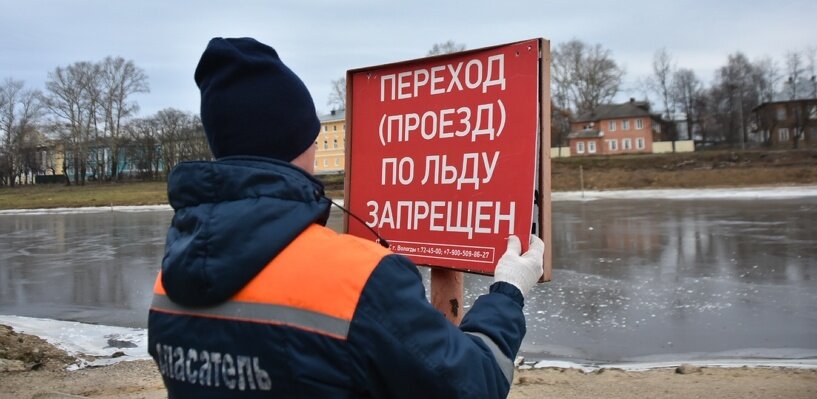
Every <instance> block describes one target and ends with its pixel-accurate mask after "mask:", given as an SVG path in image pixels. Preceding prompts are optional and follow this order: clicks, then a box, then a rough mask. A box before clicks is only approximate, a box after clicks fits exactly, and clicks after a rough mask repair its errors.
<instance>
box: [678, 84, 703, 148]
mask: <svg viewBox="0 0 817 399" xmlns="http://www.w3.org/2000/svg"><path fill="white" fill-rule="evenodd" d="M671 89H672V91H671V100H672V102H673V103H674V104H675V105H677V106H678V107H679V108H680V109H681V111H682V112H683V113H684V115H685V119H686V130H687V131H686V136H687V140H692V139H693V133H694V130H695V124H696V117H697V112H696V111H697V110H696V102H698V101H700V97H701V96H702V94H703V93H702V91H703V85H702V84H701V81H700V80H699V79H698V77H697V76H695V72H694V71H693V70H691V69H685V68H681V69H678V70H677V71H675V73H674V74H673V78H672V88H671Z"/></svg>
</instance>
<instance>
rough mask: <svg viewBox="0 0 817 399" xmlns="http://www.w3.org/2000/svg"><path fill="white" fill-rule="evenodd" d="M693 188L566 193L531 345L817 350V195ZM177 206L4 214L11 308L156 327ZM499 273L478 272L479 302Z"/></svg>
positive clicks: (667, 356)
mask: <svg viewBox="0 0 817 399" xmlns="http://www.w3.org/2000/svg"><path fill="white" fill-rule="evenodd" d="M691 197H692V198H687V199H666V198H664V199H655V198H653V199H623V198H619V199H596V200H592V201H579V200H562V201H556V202H554V204H553V246H554V250H553V253H554V266H555V268H554V273H553V282H551V283H547V284H542V285H540V286H538V287H536V288H534V292H533V293H532V294H531V295H530V297H529V298H527V299H526V307H525V312H526V313H527V316H528V334H527V336H526V338H525V342H524V343H523V346H522V354H524V355H526V356H528V358H538V359H542V358H548V359H566V360H573V361H579V362H585V361H589V362H621V361H642V362H644V361H661V360H685V359H689V360H694V359H707V358H721V359H722V358H743V359H746V358H766V359H769V358H772V359H774V358H782V359H799V358H817V197H814V196H810V197H801V198H783V199H780V198H766V199H746V198H744V199H734V198H721V199H695V197H696V196H695V195H691ZM171 216H172V213H171V212H170V211H167V210H151V211H145V210H141V211H119V210H117V211H102V212H101V211H95V212H85V213H47V214H24V213H23V214H21V213H10V214H0V315H21V316H31V317H42V318H50V319H60V320H75V321H82V322H89V323H97V324H107V325H117V326H132V327H144V326H145V325H146V319H147V308H148V305H149V302H150V300H151V291H152V285H153V280H154V278H155V274H156V272H157V270H158V268H159V264H160V262H161V259H162V252H163V246H164V235H165V230H166V228H167V225H168V223H169V221H170V218H171ZM330 226H331V227H333V228H335V229H339V227H340V216H339V215H338V214H334V213H333V217H332V219H331V220H330ZM424 274H426V275H427V273H425V272H424ZM490 282H491V279H490V278H488V277H481V276H467V278H466V303H473V301H474V299H475V298H476V296H477V295H479V294H481V293H484V292H485V291H486V287H487V285H489V284H490Z"/></svg>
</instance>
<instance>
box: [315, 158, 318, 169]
mask: <svg viewBox="0 0 817 399" xmlns="http://www.w3.org/2000/svg"><path fill="white" fill-rule="evenodd" d="M315 167H316V168H317V167H318V160H317V159H316V160H315Z"/></svg>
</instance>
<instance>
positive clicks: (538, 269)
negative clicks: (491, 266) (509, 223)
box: [494, 234, 545, 296]
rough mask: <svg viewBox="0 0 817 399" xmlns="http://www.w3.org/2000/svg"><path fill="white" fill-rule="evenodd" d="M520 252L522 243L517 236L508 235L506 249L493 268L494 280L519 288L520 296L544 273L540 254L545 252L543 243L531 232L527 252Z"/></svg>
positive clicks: (526, 292) (525, 293)
mask: <svg viewBox="0 0 817 399" xmlns="http://www.w3.org/2000/svg"><path fill="white" fill-rule="evenodd" d="M521 252H522V243H521V242H519V238H518V237H516V236H510V237H508V250H507V251H505V254H504V255H502V257H501V258H499V263H497V265H496V270H494V281H495V282H498V281H504V282H506V283H509V284H513V285H514V286H515V287H516V288H519V291H521V292H522V296H525V295H527V294H528V291H530V289H531V288H533V286H534V284H536V282H537V281H539V277H541V276H542V274H543V273H544V270H543V269H542V259H543V258H542V254H543V253H544V252H545V243H544V242H542V240H540V239H539V237H537V236H535V235H533V234H531V236H530V245H529V246H528V252H525V254H524V255H520V254H521Z"/></svg>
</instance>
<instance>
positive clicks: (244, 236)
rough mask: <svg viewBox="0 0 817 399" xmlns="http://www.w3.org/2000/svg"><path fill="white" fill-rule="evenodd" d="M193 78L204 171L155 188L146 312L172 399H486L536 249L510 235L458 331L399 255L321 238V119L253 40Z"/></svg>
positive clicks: (509, 367)
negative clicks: (157, 201)
mask: <svg viewBox="0 0 817 399" xmlns="http://www.w3.org/2000/svg"><path fill="white" fill-rule="evenodd" d="M195 80H196V83H197V84H198V86H199V88H200V90H201V118H202V122H203V124H204V129H205V133H206V135H207V139H208V142H209V144H210V149H211V150H212V152H213V155H214V156H215V158H216V161H213V162H189V163H182V164H180V165H178V166H177V167H176V168H174V170H173V172H172V173H171V175H170V177H169V180H168V197H169V200H170V204H171V205H172V207H173V209H174V210H175V215H174V217H173V221H172V224H171V226H170V229H169V231H168V234H167V242H166V253H165V257H164V259H163V260H162V270H161V272H160V273H159V276H158V278H157V280H156V285H155V289H154V299H153V303H152V305H151V308H150V316H149V343H148V345H149V351H150V354H151V355H152V356H153V358H154V359H155V360H156V363H157V365H158V367H159V370H160V372H161V374H162V377H163V379H164V383H165V385H166V386H167V389H168V394H169V396H170V397H171V398H216V397H230V398H232V397H242V398H244V397H253V398H254V397H259V398H261V397H280V398H369V397H371V398H501V397H505V396H507V394H508V391H509V389H510V385H511V381H512V378H513V363H512V360H513V359H514V358H515V356H516V353H517V351H518V350H519V345H520V343H521V341H522V338H523V336H524V335H525V319H524V316H523V314H522V306H523V295H524V294H525V293H526V292H527V291H528V290H529V289H530V288H531V287H532V286H533V285H534V284H535V283H536V281H537V279H538V278H539V276H540V275H541V274H542V251H543V248H544V244H543V243H542V241H541V240H539V239H538V238H536V237H533V236H532V237H531V238H530V249H529V250H528V252H526V253H525V254H520V252H521V245H520V242H519V240H518V239H517V238H516V237H513V236H512V237H510V238H509V240H508V250H507V252H506V253H505V254H504V255H503V256H502V258H501V259H500V261H499V264H498V266H497V268H496V272H495V283H494V284H492V285H491V287H490V290H489V293H488V294H486V295H483V296H481V297H480V298H479V299H477V301H476V302H475V303H474V305H473V306H472V307H471V309H470V311H469V312H468V313H467V314H466V315H465V317H464V318H463V320H462V323H461V324H460V326H459V327H457V326H454V325H452V324H451V323H449V322H448V321H447V320H446V319H445V318H444V317H443V315H442V314H441V313H439V312H438V311H437V310H435V309H434V308H433V307H432V306H431V305H430V304H429V303H428V301H427V300H426V297H425V293H424V288H423V285H422V281H421V279H420V274H419V273H418V271H417V267H416V266H415V265H414V264H412V262H411V261H409V260H408V259H407V258H405V257H402V256H399V255H395V254H392V253H391V252H389V251H388V250H387V249H384V248H382V247H380V246H379V245H377V244H375V243H373V242H370V241H366V240H363V239H359V238H356V237H352V236H348V235H343V234H337V233H335V232H333V231H332V230H330V229H328V228H326V227H324V224H325V223H326V219H327V217H328V214H329V205H330V202H329V200H328V199H327V198H325V197H324V194H323V186H322V185H321V183H320V182H318V181H317V180H316V179H315V178H314V177H312V175H311V173H312V171H313V164H314V157H315V148H316V147H315V144H314V140H315V137H316V136H317V134H318V130H319V128H320V123H319V121H318V119H317V116H316V113H315V107H314V104H313V102H312V98H311V97H310V95H309V92H308V91H307V89H306V87H305V86H304V84H303V83H302V82H301V80H300V79H299V78H298V77H297V76H296V75H295V74H294V73H293V72H292V71H291V70H290V69H289V68H287V67H286V66H285V65H284V64H283V62H282V61H281V60H280V58H279V57H278V54H277V53H276V52H275V50H273V49H272V48H271V47H269V46H266V45H264V44H262V43H259V42H257V41H255V40H253V39H248V38H244V39H222V38H216V39H213V40H211V41H210V43H209V45H208V46H207V49H206V50H205V51H204V54H203V55H202V57H201V60H200V61H199V65H198V67H197V69H196V74H195Z"/></svg>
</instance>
